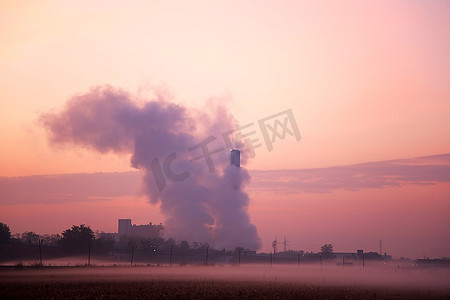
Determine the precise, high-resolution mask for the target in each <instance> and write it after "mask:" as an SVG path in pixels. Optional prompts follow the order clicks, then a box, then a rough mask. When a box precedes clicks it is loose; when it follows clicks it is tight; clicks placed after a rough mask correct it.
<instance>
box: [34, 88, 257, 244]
mask: <svg viewBox="0 0 450 300" xmlns="http://www.w3.org/2000/svg"><path fill="white" fill-rule="evenodd" d="M137 98H138V97H136V96H133V95H130V94H129V93H127V92H125V91H123V90H120V89H115V88H113V87H111V86H101V87H95V88H92V89H91V90H90V91H89V92H88V93H85V94H82V95H77V96H74V97H73V98H71V99H70V100H69V101H68V102H67V103H66V105H65V107H64V109H63V110H62V111H60V112H59V113H47V114H43V115H42V116H41V118H40V121H41V123H42V124H43V126H44V127H45V128H46V129H47V130H48V133H49V139H50V141H51V142H52V143H54V144H73V145H78V146H81V147H84V148H87V149H90V150H95V151H98V152H100V153H108V152H114V153H118V154H130V155H131V166H132V167H134V168H137V169H140V170H142V171H143V172H144V177H143V182H144V191H145V192H146V193H147V196H148V198H149V200H150V202H151V203H153V204H160V209H161V212H162V213H163V214H164V216H165V217H166V219H165V229H166V230H165V235H166V237H171V238H174V239H176V240H189V241H192V242H206V243H208V244H210V245H211V246H214V247H217V248H219V249H222V248H227V249H234V248H236V247H238V246H239V247H244V248H248V249H255V250H256V249H259V248H260V247H261V239H260V238H259V236H258V232H257V230H256V227H255V225H254V224H252V223H251V221H250V216H249V215H248V211H247V208H248V204H249V198H248V195H247V194H246V193H245V186H246V184H247V183H248V182H249V181H250V176H249V174H248V172H247V170H246V169H245V168H241V167H240V152H239V150H233V151H232V158H231V159H232V160H231V165H230V163H229V160H228V158H229V156H228V155H229V152H227V151H225V150H224V151H223V152H220V151H221V149H223V148H221V149H220V148H219V149H218V150H214V151H212V149H215V148H210V152H207V151H206V150H208V149H209V147H212V146H213V145H209V146H208V145H207V144H209V143H212V142H213V141H214V140H215V139H216V138H215V137H218V136H222V134H223V133H224V132H226V131H227V130H230V128H235V127H236V121H235V120H234V118H233V116H232V115H231V114H230V112H229V111H228V110H227V109H226V107H224V106H222V105H214V103H210V104H209V106H208V107H207V108H206V109H205V111H207V112H208V113H206V112H202V111H199V110H191V109H189V108H187V107H184V106H182V105H177V104H174V103H170V102H167V101H165V100H164V96H163V95H158V97H157V100H153V101H140V102H141V103H143V104H142V105H137V104H136V103H135V101H134V99H137ZM138 100H139V99H138ZM141 100H142V99H141ZM208 135H209V138H206V139H205V137H206V136H208ZM218 142H219V141H216V144H214V147H217V146H218V145H217V143H218ZM186 149H189V151H186ZM202 149H203V156H202V155H201V156H200V158H202V157H203V159H193V158H195V157H196V155H199V154H201V153H200V152H199V150H202ZM191 151H193V152H192V153H191ZM211 155H213V156H212V158H211ZM235 166H236V167H238V168H236V167H235ZM215 170H217V171H215ZM211 228H214V229H212V230H211Z"/></svg>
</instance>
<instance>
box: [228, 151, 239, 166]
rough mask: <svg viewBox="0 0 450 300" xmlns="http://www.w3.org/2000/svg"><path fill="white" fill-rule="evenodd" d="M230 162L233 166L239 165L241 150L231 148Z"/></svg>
mask: <svg viewBox="0 0 450 300" xmlns="http://www.w3.org/2000/svg"><path fill="white" fill-rule="evenodd" d="M230 162H231V165H233V166H236V167H238V168H239V167H241V151H239V150H231V156H230Z"/></svg>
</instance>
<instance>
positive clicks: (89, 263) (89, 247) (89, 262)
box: [88, 238, 91, 267]
mask: <svg viewBox="0 0 450 300" xmlns="http://www.w3.org/2000/svg"><path fill="white" fill-rule="evenodd" d="M90 265H91V239H90V238H89V240H88V267H89V266H90Z"/></svg>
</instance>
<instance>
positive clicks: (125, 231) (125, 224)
mask: <svg viewBox="0 0 450 300" xmlns="http://www.w3.org/2000/svg"><path fill="white" fill-rule="evenodd" d="M118 229H119V237H120V238H122V237H143V238H157V237H161V236H162V231H163V230H164V226H163V225H162V223H160V224H159V225H153V224H152V222H150V223H148V224H146V225H136V224H133V225H131V219H119V222H118Z"/></svg>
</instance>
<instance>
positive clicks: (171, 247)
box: [169, 245, 173, 267]
mask: <svg viewBox="0 0 450 300" xmlns="http://www.w3.org/2000/svg"><path fill="white" fill-rule="evenodd" d="M172 254H173V245H170V256H169V267H171V266H172Z"/></svg>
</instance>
